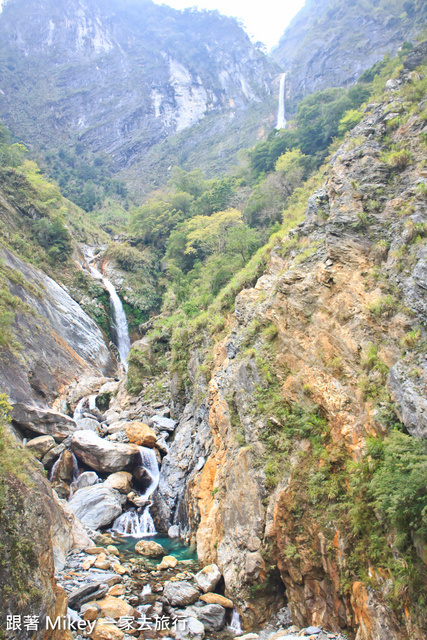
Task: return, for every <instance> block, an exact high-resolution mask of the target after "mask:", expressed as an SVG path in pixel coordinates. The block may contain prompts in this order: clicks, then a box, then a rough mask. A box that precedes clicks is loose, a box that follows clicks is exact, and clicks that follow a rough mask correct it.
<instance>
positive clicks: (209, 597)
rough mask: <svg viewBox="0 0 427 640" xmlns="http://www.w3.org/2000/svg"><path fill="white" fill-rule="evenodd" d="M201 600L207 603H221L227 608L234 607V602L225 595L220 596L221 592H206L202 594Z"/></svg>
mask: <svg viewBox="0 0 427 640" xmlns="http://www.w3.org/2000/svg"><path fill="white" fill-rule="evenodd" d="M200 600H202V601H203V602H206V603H207V604H219V605H221V607H225V608H226V609H233V608H234V604H233V602H232V601H231V600H229V599H228V598H225V597H224V596H220V595H219V593H205V594H203V595H202V596H200Z"/></svg>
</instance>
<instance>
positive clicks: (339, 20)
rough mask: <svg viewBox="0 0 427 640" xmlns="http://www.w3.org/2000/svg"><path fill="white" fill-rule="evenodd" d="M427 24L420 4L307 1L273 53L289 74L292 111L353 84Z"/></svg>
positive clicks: (287, 89)
mask: <svg viewBox="0 0 427 640" xmlns="http://www.w3.org/2000/svg"><path fill="white" fill-rule="evenodd" d="M425 20H426V7H425V3H424V2H417V1H416V0H414V1H413V2H404V1H403V0H399V2H393V3H392V2H387V1H386V2H373V1H372V2H371V1H370V0H369V1H368V2H364V1H362V0H358V1H357V2H352V1H345V2H332V3H331V2H330V1H329V0H320V1H319V0H311V1H309V0H307V2H306V4H305V6H304V8H303V9H301V11H300V12H299V13H298V14H297V16H296V17H295V18H294V19H293V20H292V22H291V24H290V25H289V27H287V29H286V31H285V32H284V34H283V36H282V37H281V39H280V42H279V44H278V46H277V47H276V48H275V49H273V51H272V54H271V55H272V58H273V60H275V61H276V62H277V63H278V64H279V65H280V66H281V67H282V68H283V69H284V70H285V71H286V72H287V77H286V94H287V100H288V110H290V111H293V110H294V109H295V106H296V104H297V102H298V101H299V100H301V98H303V97H304V96H306V95H308V94H310V93H313V92H314V91H320V90H322V89H327V88H328V87H343V86H347V85H350V84H353V83H354V82H356V80H357V78H358V77H359V76H360V75H361V74H362V72H363V71H365V69H369V68H370V67H371V66H372V65H373V64H375V63H377V62H379V61H380V60H381V59H382V58H383V56H384V55H385V54H390V55H395V54H396V52H397V51H398V49H399V48H400V47H401V46H402V45H403V43H404V41H405V40H410V41H413V40H414V38H415V36H416V35H417V33H418V32H420V31H421V30H422V29H423V25H424V24H425Z"/></svg>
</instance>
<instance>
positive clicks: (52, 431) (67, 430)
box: [12, 402, 76, 440]
mask: <svg viewBox="0 0 427 640" xmlns="http://www.w3.org/2000/svg"><path fill="white" fill-rule="evenodd" d="M12 419H13V421H14V422H16V423H17V424H18V425H19V426H21V427H25V429H29V430H30V431H35V433H40V434H43V435H47V436H52V437H53V438H55V440H64V439H65V438H67V437H68V436H70V435H71V434H72V433H74V432H75V431H76V423H75V422H74V420H73V419H72V418H70V417H69V416H66V415H65V414H63V413H57V412H56V411H52V409H49V408H45V409H42V408H40V407H36V406H29V405H26V404H22V403H20V402H17V403H16V404H14V405H13V410H12Z"/></svg>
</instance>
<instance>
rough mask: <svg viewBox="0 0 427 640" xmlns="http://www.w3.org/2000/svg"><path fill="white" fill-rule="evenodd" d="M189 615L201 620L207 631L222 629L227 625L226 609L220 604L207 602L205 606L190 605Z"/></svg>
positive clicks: (187, 611) (187, 610)
mask: <svg viewBox="0 0 427 640" xmlns="http://www.w3.org/2000/svg"><path fill="white" fill-rule="evenodd" d="M185 611H186V613H187V614H188V615H189V616H194V617H195V618H197V620H199V621H200V622H201V623H202V624H203V626H204V627H205V629H206V631H220V630H221V629H223V628H224V627H225V609H224V607H221V605H219V604H207V605H205V606H204V607H188V609H186V610H185Z"/></svg>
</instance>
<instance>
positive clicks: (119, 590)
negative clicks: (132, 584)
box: [108, 584, 126, 596]
mask: <svg viewBox="0 0 427 640" xmlns="http://www.w3.org/2000/svg"><path fill="white" fill-rule="evenodd" d="M125 593H126V587H125V585H124V584H115V585H113V586H112V587H110V589H109V591H108V595H109V596H124V595H125Z"/></svg>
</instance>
